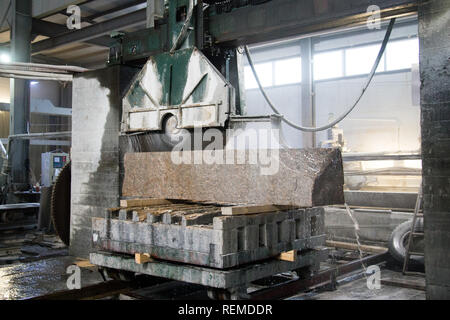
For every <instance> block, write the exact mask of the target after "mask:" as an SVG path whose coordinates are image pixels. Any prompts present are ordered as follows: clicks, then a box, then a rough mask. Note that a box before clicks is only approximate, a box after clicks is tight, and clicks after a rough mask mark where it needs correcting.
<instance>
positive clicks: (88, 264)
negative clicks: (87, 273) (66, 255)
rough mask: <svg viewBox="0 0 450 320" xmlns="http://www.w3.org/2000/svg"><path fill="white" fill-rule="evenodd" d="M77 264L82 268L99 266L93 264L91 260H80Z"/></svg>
mask: <svg viewBox="0 0 450 320" xmlns="http://www.w3.org/2000/svg"><path fill="white" fill-rule="evenodd" d="M75 264H76V265H77V266H78V267H80V268H86V269H90V268H97V266H96V265H95V264H92V263H91V262H90V261H89V260H79V261H77V262H75Z"/></svg>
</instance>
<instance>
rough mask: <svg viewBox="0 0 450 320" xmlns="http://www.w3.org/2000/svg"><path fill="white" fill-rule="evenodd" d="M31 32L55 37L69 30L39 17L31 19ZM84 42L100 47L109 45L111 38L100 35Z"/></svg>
mask: <svg viewBox="0 0 450 320" xmlns="http://www.w3.org/2000/svg"><path fill="white" fill-rule="evenodd" d="M32 26H33V27H32V32H33V33H34V34H39V35H42V36H46V37H57V36H59V35H63V34H66V33H68V32H70V31H69V29H67V27H66V26H64V25H61V24H57V23H53V22H48V21H44V20H39V19H33V25H32ZM86 43H89V44H94V45H97V46H102V47H109V46H110V45H111V38H110V37H108V36H102V37H98V38H95V39H91V40H87V41H86Z"/></svg>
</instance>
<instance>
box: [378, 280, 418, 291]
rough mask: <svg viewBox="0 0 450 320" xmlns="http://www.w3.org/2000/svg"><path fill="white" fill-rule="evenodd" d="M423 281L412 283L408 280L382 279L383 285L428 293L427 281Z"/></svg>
mask: <svg viewBox="0 0 450 320" xmlns="http://www.w3.org/2000/svg"><path fill="white" fill-rule="evenodd" d="M421 280H422V281H412V280H406V279H381V284H384V285H386V286H391V287H398V288H406V289H415V290H421V291H426V285H425V279H421Z"/></svg>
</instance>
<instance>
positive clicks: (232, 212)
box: [222, 205, 294, 216]
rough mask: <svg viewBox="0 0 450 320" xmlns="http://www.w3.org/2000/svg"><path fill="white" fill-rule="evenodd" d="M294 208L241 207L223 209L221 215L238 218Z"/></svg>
mask: <svg viewBox="0 0 450 320" xmlns="http://www.w3.org/2000/svg"><path fill="white" fill-rule="evenodd" d="M292 208H294V207H293V206H278V205H264V206H245V207H244V206H241V207H223V208H222V215H224V216H239V215H245V214H258V213H267V212H277V211H284V210H289V209H292Z"/></svg>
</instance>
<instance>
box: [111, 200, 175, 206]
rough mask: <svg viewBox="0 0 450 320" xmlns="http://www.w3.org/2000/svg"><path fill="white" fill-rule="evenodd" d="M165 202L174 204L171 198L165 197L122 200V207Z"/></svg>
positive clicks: (155, 204)
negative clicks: (166, 198)
mask: <svg viewBox="0 0 450 320" xmlns="http://www.w3.org/2000/svg"><path fill="white" fill-rule="evenodd" d="M163 204H172V202H171V201H170V200H165V199H131V200H120V207H121V208H133V207H145V206H159V205H163Z"/></svg>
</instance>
